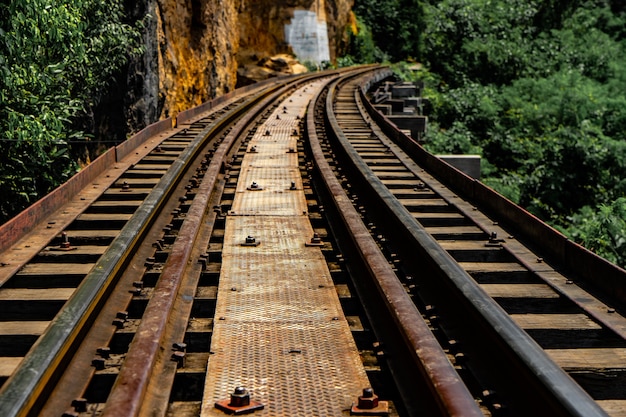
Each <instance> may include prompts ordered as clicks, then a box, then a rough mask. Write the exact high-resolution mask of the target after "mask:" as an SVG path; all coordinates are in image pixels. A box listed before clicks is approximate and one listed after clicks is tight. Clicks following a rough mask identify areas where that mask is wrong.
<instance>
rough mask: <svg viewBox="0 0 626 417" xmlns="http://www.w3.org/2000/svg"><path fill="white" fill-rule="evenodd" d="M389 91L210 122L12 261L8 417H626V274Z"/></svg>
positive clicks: (345, 84)
mask: <svg viewBox="0 0 626 417" xmlns="http://www.w3.org/2000/svg"><path fill="white" fill-rule="evenodd" d="M386 76H388V73H386V72H385V71H384V70H382V71H378V72H374V71H373V69H372V68H364V69H359V70H353V71H345V72H341V73H340V72H335V73H327V74H322V75H321V77H320V76H310V77H301V78H293V79H291V80H289V81H288V82H284V83H283V82H275V83H269V84H266V85H265V86H259V87H258V88H254V89H250V90H249V91H246V92H245V94H244V92H242V93H241V94H236V95H233V97H232V98H231V99H229V100H222V102H221V103H220V104H219V105H215V106H213V108H211V109H209V110H207V111H205V112H200V111H199V110H196V111H194V112H192V113H191V114H193V117H191V118H190V119H189V120H185V121H184V123H180V122H179V123H178V127H176V128H174V129H161V130H160V131H158V132H157V133H155V134H151V135H149V140H147V141H146V142H145V144H143V143H142V145H140V146H137V147H136V148H134V149H132V150H129V149H123V150H119V153H120V156H119V157H118V161H117V162H116V164H115V165H114V166H113V168H112V169H110V170H107V171H105V172H104V173H103V174H102V175H101V176H99V177H98V179H97V180H93V181H91V182H89V183H88V184H87V186H86V187H83V188H81V189H80V190H79V192H78V193H76V198H74V199H73V200H71V201H70V202H69V203H68V204H65V205H63V206H61V207H60V209H59V210H58V211H57V212H55V213H54V214H52V216H51V217H46V218H45V219H44V220H43V221H42V222H40V224H39V226H37V227H33V232H32V233H31V234H27V235H25V236H24V237H23V238H22V240H19V241H16V243H15V244H14V245H13V246H12V247H11V249H10V250H5V252H4V253H3V254H2V255H0V262H2V265H3V266H2V267H1V268H0V282H1V283H2V286H1V287H0V352H1V353H0V377H2V380H1V382H2V383H3V385H2V388H1V390H0V415H7V416H14V415H16V416H17V415H24V416H26V415H45V416H48V415H49V416H60V415H63V416H88V415H89V416H93V415H103V416H139V415H142V416H143V415H150V416H156V415H162V416H187V415H189V416H192V415H193V416H196V415H202V416H219V415H224V414H225V413H240V412H244V411H250V412H254V413H255V414H258V415H267V416H274V415H276V416H283V415H289V416H294V415H302V416H305V415H306V416H309V415H320V416H335V415H337V416H339V415H353V414H359V415H392V416H393V415H401V416H403V415H407V416H408V415H455V416H479V415H507V416H518V415H519V416H522V415H524V416H528V415H538V416H539V415H550V416H553V415H563V416H565V415H567V416H593V415H598V416H600V415H607V414H608V415H612V416H619V415H626V401H625V400H626V389H625V388H626V386H625V385H624V367H625V365H624V363H626V362H625V361H624V360H623V358H624V355H625V354H626V349H625V348H626V344H625V343H624V332H626V319H624V317H623V316H622V314H621V311H620V310H621V309H620V306H621V305H623V300H622V299H621V298H620V297H622V298H623V296H622V292H623V290H622V289H621V287H620V285H619V279H620V278H623V271H621V270H619V269H617V268H613V267H611V266H610V265H608V264H606V263H604V261H603V260H601V259H597V258H595V257H593V256H592V255H590V254H588V253H587V252H585V251H584V250H583V249H582V248H573V249H572V248H570V246H568V245H569V243H567V242H561V241H560V240H559V238H560V237H559V236H555V235H553V234H549V233H548V234H545V235H544V238H543V239H541V240H538V239H537V233H538V232H537V230H539V231H542V230H544V229H543V228H545V226H544V225H542V224H539V225H537V224H535V223H533V222H536V220H535V219H532V218H531V217H530V216H528V215H527V214H524V213H523V212H522V216H520V215H519V213H520V211H519V209H517V210H518V211H515V210H513V209H510V208H509V206H507V205H506V204H505V203H502V202H500V200H497V199H495V200H494V198H496V197H497V196H496V197H494V198H491V199H487V200H489V202H488V203H485V202H484V201H483V200H484V198H483V199H481V194H480V192H479V191H480V188H479V187H478V186H477V185H476V184H474V182H472V181H471V180H470V179H467V178H466V177H464V176H463V175H462V174H459V173H458V172H457V171H455V170H453V169H452V168H450V167H448V166H445V165H441V164H440V163H439V162H437V161H436V160H434V159H429V158H432V157H431V156H428V155H427V154H425V153H423V151H422V150H421V148H419V146H417V145H416V144H415V143H414V142H413V141H411V140H410V138H408V137H406V136H404V135H403V134H401V133H399V132H398V131H396V130H394V129H393V127H390V126H389V125H388V124H386V122H385V121H384V120H382V116H380V115H379V114H378V115H377V114H375V113H371V111H372V109H371V108H368V107H371V106H369V104H368V102H367V100H366V99H365V92H364V91H365V90H363V88H365V89H366V88H367V86H370V85H373V84H374V83H376V82H378V81H379V80H380V79H382V78H383V77H386ZM364 86H365V87H364ZM182 120H183V119H182V118H181V121H182ZM305 139H306V140H305ZM424 155H426V156H424ZM433 161H434V162H433ZM433 166H434V168H433ZM459 178H460V179H459ZM459 184H462V185H463V184H465V185H466V184H470V187H469V188H470V189H471V193H470V194H471V195H469V196H468V195H467V190H466V195H463V194H462V193H460V194H457V193H456V192H455V191H452V190H456V191H458V190H459V189H466V187H464V186H459ZM448 187H451V188H448ZM477 190H478V191H477ZM489 197H492V196H491V195H490V196H489ZM497 198H501V197H497ZM499 207H500V208H501V207H505V209H498V208H499ZM511 213H513V214H511ZM524 216H526V217H524ZM515 220H517V221H515ZM518 237H519V238H518ZM563 239H564V238H563ZM5 246H6V245H5ZM577 250H579V251H580V252H576V251H577ZM564 254H567V255H568V256H564ZM572 254H573V256H574V259H573V260H572V261H568V258H569V257H570V256H569V255H572ZM559 255H561V256H559ZM588 259H591V261H587V260H588ZM581 262H584V265H585V268H584V269H582V268H579V267H578V265H580V263H581ZM572 271H573V272H572ZM594 274H602V275H603V276H604V277H606V278H607V280H606V282H608V283H604V282H600V283H596V282H594V281H589V280H588V279H587V277H588V276H594ZM370 387H373V391H374V393H375V394H372V392H371V391H370V390H369V389H368V388H370ZM376 394H378V397H377V396H376ZM378 398H380V400H378ZM531 399H532V400H531Z"/></svg>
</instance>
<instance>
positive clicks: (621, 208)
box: [565, 197, 626, 265]
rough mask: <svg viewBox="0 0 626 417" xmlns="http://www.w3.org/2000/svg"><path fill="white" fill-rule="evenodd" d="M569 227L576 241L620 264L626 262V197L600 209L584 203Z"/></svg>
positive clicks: (601, 206) (568, 229) (569, 233)
mask: <svg viewBox="0 0 626 417" xmlns="http://www.w3.org/2000/svg"><path fill="white" fill-rule="evenodd" d="M570 223H571V225H570V226H569V227H568V228H567V229H566V230H565V233H567V234H568V235H570V236H571V237H572V238H573V239H574V240H575V241H576V242H578V243H580V244H582V245H583V246H585V247H586V248H588V249H590V250H591V251H593V252H595V253H597V254H598V255H600V256H602V257H604V258H606V259H608V260H609V261H611V262H614V263H616V264H618V265H626V198H624V197H620V198H618V199H617V200H615V201H613V202H611V203H609V204H601V205H600V206H599V207H598V208H597V209H595V210H594V209H592V208H591V207H588V206H585V207H583V208H582V209H581V210H580V212H579V213H577V214H576V215H574V216H572V218H571V219H570Z"/></svg>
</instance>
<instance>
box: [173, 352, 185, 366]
mask: <svg viewBox="0 0 626 417" xmlns="http://www.w3.org/2000/svg"><path fill="white" fill-rule="evenodd" d="M186 356H187V354H186V353H185V352H180V351H176V352H174V353H172V360H173V361H174V362H176V368H178V369H180V368H184V367H185V358H186Z"/></svg>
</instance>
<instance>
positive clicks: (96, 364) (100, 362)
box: [91, 358, 106, 371]
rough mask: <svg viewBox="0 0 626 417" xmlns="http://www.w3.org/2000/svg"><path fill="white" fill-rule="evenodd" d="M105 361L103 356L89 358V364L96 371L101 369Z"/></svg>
mask: <svg viewBox="0 0 626 417" xmlns="http://www.w3.org/2000/svg"><path fill="white" fill-rule="evenodd" d="M105 363H106V362H105V360H104V358H93V359H92V360H91V365H92V366H93V367H94V368H96V370H97V371H101V370H103V369H104V365H105Z"/></svg>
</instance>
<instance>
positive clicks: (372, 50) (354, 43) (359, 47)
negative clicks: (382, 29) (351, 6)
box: [338, 18, 387, 67]
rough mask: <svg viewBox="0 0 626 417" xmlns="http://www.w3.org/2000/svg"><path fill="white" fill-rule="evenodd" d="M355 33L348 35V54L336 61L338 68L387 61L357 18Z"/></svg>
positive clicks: (368, 31) (367, 29) (367, 30)
mask: <svg viewBox="0 0 626 417" xmlns="http://www.w3.org/2000/svg"><path fill="white" fill-rule="evenodd" d="M356 28H357V33H356V34H354V33H350V35H349V36H350V41H349V47H348V53H347V54H346V56H344V57H341V58H339V59H338V65H339V67H347V66H351V65H356V64H372V63H375V62H383V61H386V60H387V56H386V55H385V54H384V53H383V52H382V51H381V50H380V49H379V48H378V47H377V46H376V44H375V43H374V39H373V38H372V32H371V31H370V29H369V27H367V25H365V24H364V23H363V21H362V20H361V19H359V18H357V21H356Z"/></svg>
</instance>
